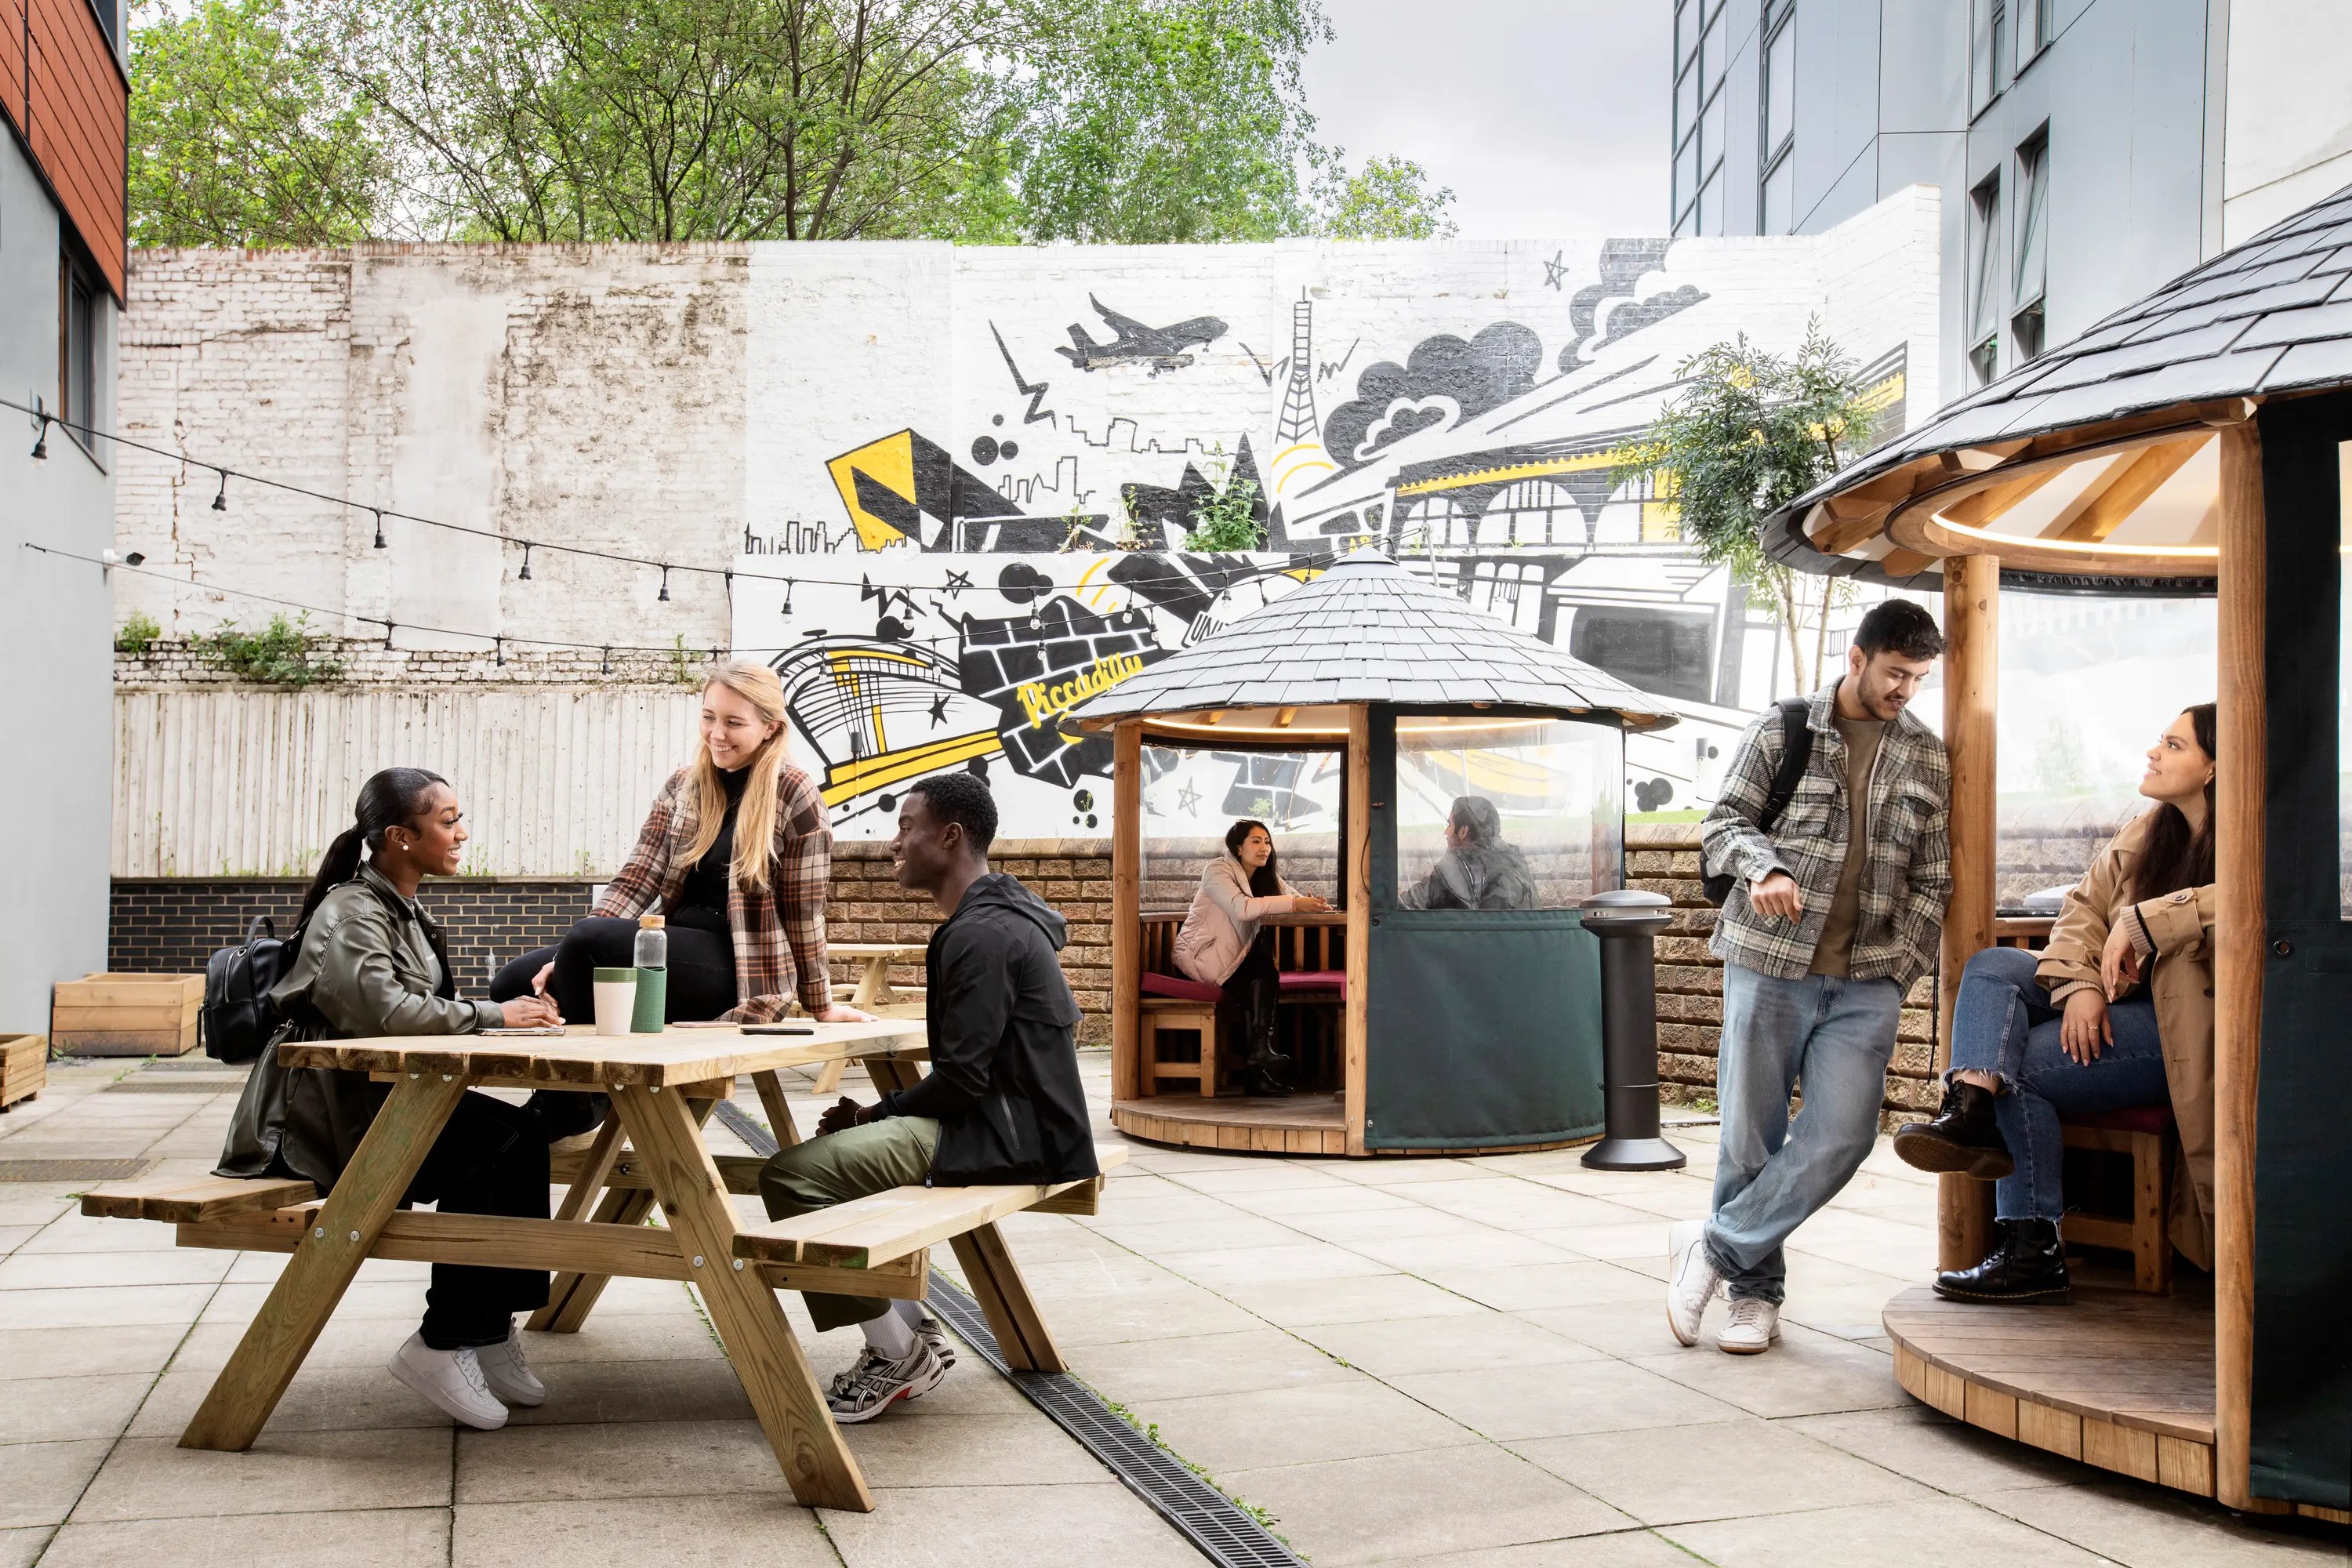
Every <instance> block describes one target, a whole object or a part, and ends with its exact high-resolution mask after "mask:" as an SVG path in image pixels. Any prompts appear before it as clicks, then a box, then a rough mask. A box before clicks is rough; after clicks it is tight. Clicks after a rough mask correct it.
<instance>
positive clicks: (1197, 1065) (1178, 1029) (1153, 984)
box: [1141, 973, 1224, 1100]
mask: <svg viewBox="0 0 2352 1568" xmlns="http://www.w3.org/2000/svg"><path fill="white" fill-rule="evenodd" d="M1223 996H1224V993H1223V991H1222V990H1221V989H1219V988H1218V987H1216V986H1214V985H1211V984H1206V983H1204V982H1202V981H1199V980H1186V979H1184V978H1182V977H1181V976H1179V975H1174V974H1150V973H1147V974H1145V975H1144V977H1143V1008H1142V1019H1141V1022H1142V1034H1143V1085H1142V1089H1143V1092H1144V1093H1145V1094H1157V1093H1159V1092H1160V1089H1159V1085H1158V1084H1157V1083H1156V1082H1155V1081H1154V1080H1155V1079H1162V1078H1189V1079H1194V1080H1196V1081H1197V1082H1198V1083H1199V1084H1200V1086H1201V1097H1202V1099H1203V1100H1210V1099H1214V1098H1215V1096H1216V1092H1217V1004H1218V1003H1219V1002H1220V1001H1221V1000H1223ZM1188 1031H1189V1032H1191V1033H1194V1034H1197V1035H1199V1036H1200V1037H1201V1057H1200V1059H1199V1060H1198V1061H1190V1062H1187V1061H1163V1060H1162V1059H1161V1058H1160V1036H1161V1035H1163V1034H1179V1033H1184V1032H1188Z"/></svg>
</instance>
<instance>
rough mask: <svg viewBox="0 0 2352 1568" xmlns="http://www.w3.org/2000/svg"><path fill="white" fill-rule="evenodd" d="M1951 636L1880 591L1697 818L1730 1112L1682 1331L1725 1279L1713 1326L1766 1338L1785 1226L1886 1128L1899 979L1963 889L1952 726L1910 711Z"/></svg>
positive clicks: (1922, 957) (1914, 964) (1690, 1261)
mask: <svg viewBox="0 0 2352 1568" xmlns="http://www.w3.org/2000/svg"><path fill="white" fill-rule="evenodd" d="M1943 651H1944V637H1943V633H1942V632H1941V631H1939V630H1937V626H1936V623H1935V621H1934V619H1933V618H1932V617H1930V616H1928V614H1927V611H1926V610H1924V609H1922V608H1920V606H1919V605H1916V604H1914V603H1913V602H1911V601H1910V600H1908V599H1889V600H1887V601H1886V602H1885V603H1884V604H1882V605H1877V606H1875V607H1874V608H1873V609H1872V610H1871V611H1870V613H1869V614H1868V615H1866V616H1864V617H1863V619H1862V626H1861V627H1860V629H1859V630H1858V631H1856V633H1855V634H1854V639H1853V647H1850V648H1849V649H1848V650H1847V652H1846V668H1845V673H1844V674H1843V676H1842V677H1841V678H1840V679H1838V680H1837V681H1835V682H1834V683H1832V684H1831V685H1829V686H1826V687H1824V688H1822V689H1821V690H1820V691H1817V692H1815V693H1814V694H1813V695H1812V696H1811V698H1806V699H1794V700H1791V701H1790V703H1786V704H1776V705H1775V706H1774V707H1773V708H1772V709H1771V710H1769V711H1767V712H1766V713H1765V714H1764V715H1763V717H1761V718H1759V720H1757V721H1756V722H1755V723H1754V724H1751V725H1750V726H1748V732H1747V734H1745V735H1744V736H1742V737H1741V738H1740V742H1739V750H1738V753H1737V754H1736V755H1735V756H1734V757H1733V758H1732V762H1731V766H1730V768H1729V769H1728V770H1727V773H1725V775H1724V785H1723V795H1722V798H1721V799H1719V800H1718V801H1717V803H1716V806H1715V809H1714V810H1713V811H1711V812H1709V813H1708V814H1707V816H1706V823H1705V825H1704V826H1703V827H1702V829H1701V837H1702V843H1703V848H1702V854H1701V858H1702V860H1703V863H1704V866H1705V868H1706V871H1707V872H1708V873H1709V881H1710V884H1711V885H1710V887H1709V889H1708V892H1709V896H1710V897H1719V898H1720V899H1721V901H1722V904H1723V912H1722V914H1721V915H1720V916H1719V917H1717V921H1716V925H1715V939H1714V941H1713V942H1712V943H1711V944H1710V946H1711V949H1712V951H1713V952H1715V954H1716V955H1717V957H1719V958H1721V959H1722V960H1723V961H1724V968H1723V1034H1722V1041H1721V1044H1720V1046H1719V1047H1718V1049H1717V1057H1716V1099H1717V1103H1718V1104H1719V1105H1720V1106H1721V1108H1722V1116H1723V1127H1722V1141H1721V1143H1720V1146H1719V1148H1718V1151H1717V1159H1716V1168H1715V1198H1714V1212H1713V1213H1712V1214H1711V1215H1709V1216H1708V1217H1707V1218H1706V1219H1704V1220H1685V1221H1683V1222H1681V1223H1679V1224H1677V1225H1675V1226H1673V1228H1672V1229H1671V1230H1670V1231H1669V1232H1668V1237H1667V1258H1666V1261H1667V1268H1668V1276H1667V1286H1666V1319H1667V1321H1668V1323H1669V1324H1670V1325H1671V1326H1672V1328H1673V1330H1674V1333H1675V1338H1676V1339H1677V1340H1679V1341H1681V1342H1683V1343H1684V1344H1686V1345H1695V1344H1696V1343H1697V1342H1698V1336H1699V1326H1700V1322H1701V1320H1702V1319H1703V1318H1704V1317H1705V1316H1706V1309H1707V1304H1708V1302H1710V1301H1712V1300H1714V1299H1715V1295H1716V1293H1717V1290H1718V1289H1726V1288H1727V1289H1728V1293H1729V1295H1730V1298H1731V1321H1730V1322H1729V1323H1728V1324H1727V1325H1726V1327H1725V1328H1724V1330H1723V1331H1722V1333H1721V1334H1719V1335H1718V1336H1717V1340H1716V1343H1717V1345H1718V1346H1719V1347H1720V1348H1721V1349H1723V1350H1726V1351H1728V1352H1732V1353H1734V1354H1740V1355H1754V1354H1757V1353H1759V1352H1763V1351H1767V1350H1769V1349H1770V1348H1771V1345H1772V1342H1773V1341H1774V1340H1776V1339H1778V1338H1779V1337H1780V1302H1781V1299H1782V1297H1783V1295H1784V1294H1785V1292H1786V1289H1787V1279H1788V1266H1787V1264H1786V1262H1785V1260H1784V1259H1783V1258H1782V1255H1781V1250H1780V1248H1781V1244H1782V1243H1783V1242H1784V1241H1786V1240H1787V1239H1788V1237H1789V1236H1790V1233H1791V1232H1793V1231H1795V1229H1796V1228H1797V1227H1798V1226H1800V1225H1802V1224H1803V1223H1804V1222H1805V1220H1806V1219H1808V1218H1809V1217H1811V1215H1812V1213H1813V1211H1814V1210H1816V1209H1818V1208H1820V1207H1821V1206H1822V1205H1823V1204H1826V1203H1828V1202H1829V1201H1830V1199H1832V1197H1834V1196H1836V1195H1837V1194H1838V1192H1839V1191H1840V1189H1842V1188H1843V1186H1844V1185H1845V1184H1846V1183H1847V1181H1848V1180H1850V1179H1851V1178H1852V1177H1853V1173H1854V1172H1855V1170H1856V1169H1857V1168H1859V1167H1860V1166H1861V1164H1862V1162H1863V1160H1864V1157H1866V1156H1867V1155H1868V1154H1869V1152H1870V1147H1871V1143H1872V1142H1873V1141H1874V1139H1875V1138H1876V1137H1877V1135H1878V1111H1879V1106H1880V1104H1881V1102H1882V1101H1883V1100H1884V1099H1885V1081H1886V1067H1887V1063H1888V1061H1889V1060H1890V1059H1892V1058H1893V1057H1894V1054H1895V1029H1896V1026H1897V1025H1898V1023H1899V1022H1900V1020H1901V1017H1902V1009H1903V994H1904V993H1905V992H1906V991H1907V990H1909V989H1910V986H1911V983H1912V982H1913V981H1915V980H1916V979H1917V978H1918V977H1919V976H1920V975H1921V974H1923V973H1927V968H1928V966H1929V965H1930V964H1932V963H1934V962H1935V957H1936V946H1937V938H1938V936H1939V934H1940V933H1941V931H1942V930H1943V924H1944V905H1945V903H1946V901H1947V900H1948V899H1949V898H1950V896H1951V890H1952V867H1951V845H1950V841H1949V837H1948V809H1949V805H1950V798H1951V775H1950V772H1949V769H1948V765H1947V764H1946V762H1945V759H1944V743H1943V742H1942V741H1941V740H1939V739H1938V738H1937V736H1936V735H1935V734H1934V732H1933V731H1929V730H1928V729H1927V726H1926V725H1925V724H1922V723H1921V722H1920V721H1918V720H1917V719H1915V718H1913V717H1912V716H1911V714H1910V713H1909V711H1908V707H1909V704H1910V701H1911V699H1912V698H1913V697H1914V696H1916V694H1917V692H1918V690H1919V687H1920V684H1921V683H1922V682H1923V681H1925V680H1926V679H1927V676H1928V674H1929V672H1930V671H1932V670H1933V669H1934V668H1935V665H1936V660H1937V658H1938V657H1940V656H1941V655H1942V653H1943ZM1723 879H1728V889H1727V892H1722V893H1718V891H1717V889H1718V888H1720V887H1722V886H1723V885H1724V884H1723ZM1800 1081H1801V1082H1802V1086H1803V1093H1804V1102H1803V1106H1802V1109H1801V1110H1799V1112H1798V1113H1797V1115H1796V1117H1795V1119H1794V1120H1791V1119H1790V1116H1789V1097H1790V1092H1791V1091H1792V1090H1793V1089H1796V1088H1797V1087H1798V1085H1799V1083H1800Z"/></svg>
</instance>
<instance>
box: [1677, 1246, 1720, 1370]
mask: <svg viewBox="0 0 2352 1568" xmlns="http://www.w3.org/2000/svg"><path fill="white" fill-rule="evenodd" d="M1722 1284H1723V1276H1722V1275H1720V1274H1718V1273H1717V1272H1716V1268H1715V1259H1714V1258H1709V1257H1708V1256H1707V1254H1706V1221H1705V1220H1703V1219H1685V1220H1676V1221H1675V1223H1674V1224H1673V1225H1671V1226H1667V1227H1666V1327H1668V1328H1670V1329H1672V1330H1674V1331H1675V1339H1677V1340H1679V1341H1681V1342H1683V1343H1684V1344H1686V1345H1695V1344H1696V1343H1698V1326H1699V1324H1700V1323H1701V1322H1702V1321H1705V1319H1706V1304H1707V1303H1708V1302H1709V1301H1712V1300H1715V1293H1716V1291H1717V1289H1720V1288H1721V1287H1722Z"/></svg>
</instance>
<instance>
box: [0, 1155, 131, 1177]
mask: <svg viewBox="0 0 2352 1568" xmlns="http://www.w3.org/2000/svg"><path fill="white" fill-rule="evenodd" d="M154 1163H155V1162H154V1161H152V1160H149V1159H145V1158H140V1159H134V1160H0V1182H127V1181H129V1180H130V1179H131V1177H133V1176H138V1175H143V1174H145V1173H146V1172H147V1170H148V1168H149V1167H150V1166H152V1165H153V1164H154Z"/></svg>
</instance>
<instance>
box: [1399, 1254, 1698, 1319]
mask: <svg viewBox="0 0 2352 1568" xmlns="http://www.w3.org/2000/svg"><path fill="white" fill-rule="evenodd" d="M1426 1277H1427V1278H1428V1279H1431V1280H1433V1282H1434V1283H1436V1284H1440V1285H1443V1286H1444V1287H1445V1288H1446V1289H1449V1290H1453V1291H1456V1292H1458V1293H1460V1294H1462V1295H1465V1296H1467V1297H1469V1298H1470V1299H1471V1300H1474V1301H1476V1302H1479V1303H1481V1304H1482V1305H1485V1306H1488V1307H1492V1308H1494V1309H1495V1310H1497V1311H1501V1312H1524V1311H1530V1310H1538V1309H1540V1308H1544V1307H1589V1306H1595V1305H1598V1304H1601V1303H1602V1302H1608V1301H1638V1300H1644V1299H1646V1298H1649V1297H1653V1296H1655V1297H1658V1298H1659V1299H1660V1300H1664V1297H1663V1295H1662V1293H1661V1287H1660V1286H1658V1285H1657V1284H1656V1283H1654V1281H1652V1280H1650V1279H1646V1278H1644V1277H1643V1275H1641V1274H1639V1273H1636V1272H1635V1271H1633V1269H1630V1268H1624V1267H1622V1266H1621V1265H1618V1264H1614V1263H1600V1262H1593V1261H1583V1262H1577V1263H1532V1264H1520V1265H1517V1266H1515V1267H1512V1268H1433V1269H1431V1270H1429V1272H1428V1274H1427V1276H1426ZM1661 1310H1664V1309H1663V1308H1662V1309H1661Z"/></svg>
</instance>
